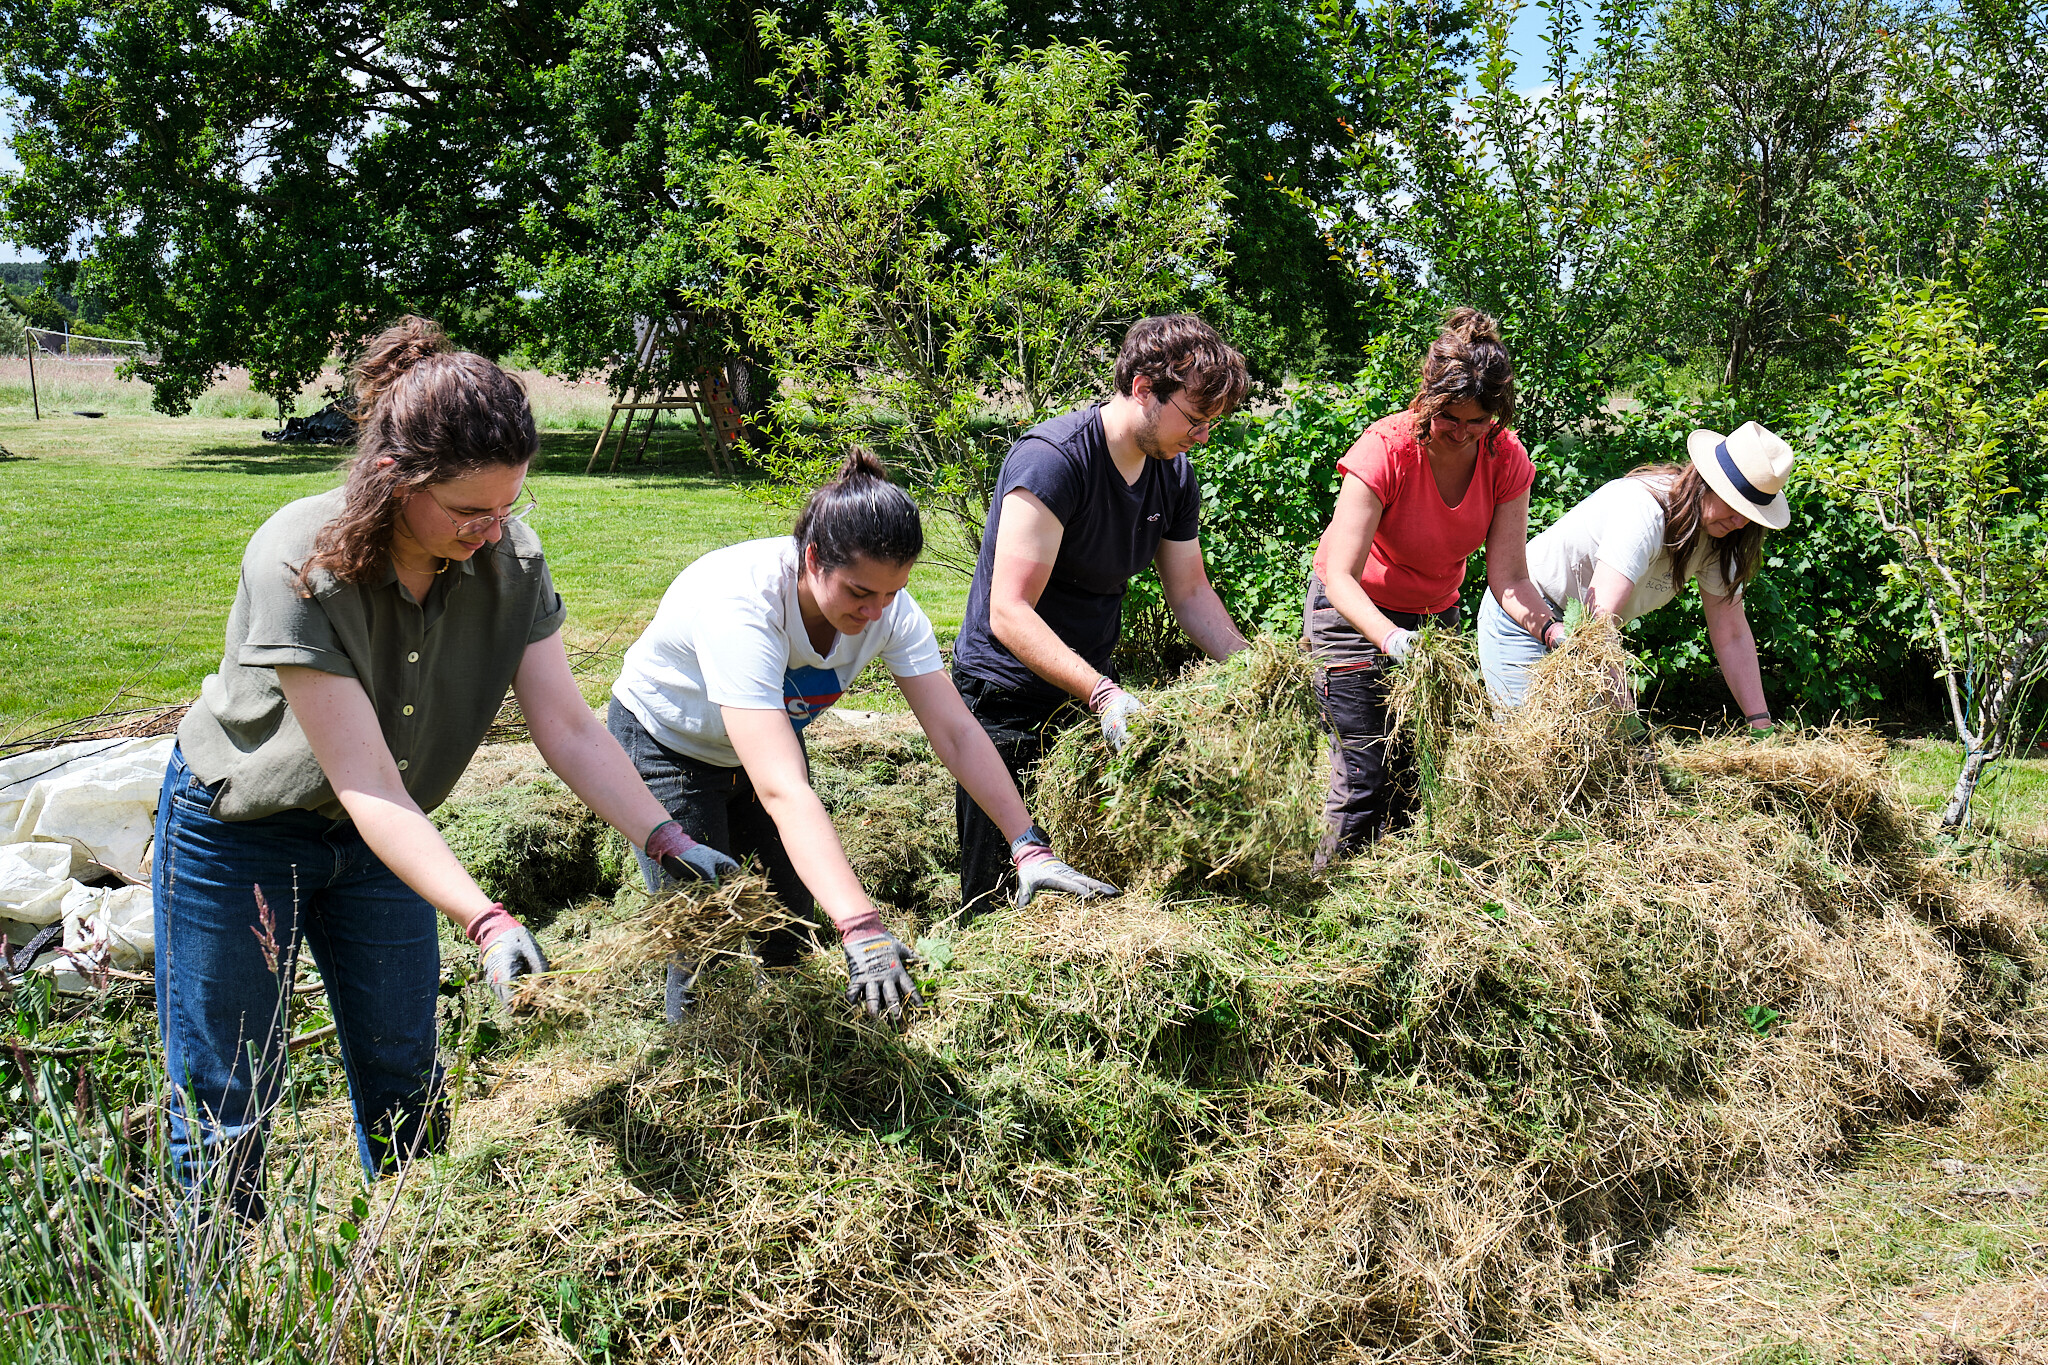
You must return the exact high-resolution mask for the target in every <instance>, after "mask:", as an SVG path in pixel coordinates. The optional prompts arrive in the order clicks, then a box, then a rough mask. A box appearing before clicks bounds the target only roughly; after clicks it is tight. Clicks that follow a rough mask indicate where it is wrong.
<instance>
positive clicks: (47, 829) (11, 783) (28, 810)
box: [0, 735, 177, 918]
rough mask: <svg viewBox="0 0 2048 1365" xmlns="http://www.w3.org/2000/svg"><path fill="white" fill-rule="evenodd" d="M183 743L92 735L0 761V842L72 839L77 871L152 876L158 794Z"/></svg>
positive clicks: (81, 874) (66, 841)
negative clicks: (178, 745) (166, 769)
mask: <svg viewBox="0 0 2048 1365" xmlns="http://www.w3.org/2000/svg"><path fill="white" fill-rule="evenodd" d="M176 742H177V741H176V739H175V738H174V737H173V736H170V735H162V736H158V737H156V738H153V739H91V740H82V741H80V742H78V743H76V744H61V745H58V746H57V747H56V748H54V749H41V750H37V751H35V752H33V753H26V754H18V755H16V756H15V757H13V758H10V759H6V760H0V842H5V843H7V844H25V843H29V842H31V841H44V842H51V843H64V844H68V845H70V846H71V850H72V860H71V868H70V875H71V876H74V877H93V876H97V875H99V874H100V873H101V872H112V873H114V874H116V875H117V876H119V877H121V878H122V879H123V880H125V881H130V882H141V881H146V880H148V869H147V866H146V863H145V859H146V858H147V856H148V853H149V842H150V837H151V835H152V834H153V833H154V832H155V829H156V798H157V792H158V790H159V789H160V788H161V787H162V786H163V781H164V765H165V764H167V763H169V762H170V761H171V746H172V745H173V744H175V743H176ZM15 918H19V917H18V916H16V917H15Z"/></svg>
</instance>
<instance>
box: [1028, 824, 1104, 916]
mask: <svg viewBox="0 0 2048 1365" xmlns="http://www.w3.org/2000/svg"><path fill="white" fill-rule="evenodd" d="M1010 861H1011V862H1012V863H1015V864H1016V866H1017V908H1018V909H1019V910H1022V909H1023V908H1024V907H1025V906H1027V905H1029V904H1031V902H1032V901H1033V900H1034V899H1036V898H1037V896H1038V893H1039V892H1041V891H1064V892H1066V893H1067V894H1068V895H1070V896H1078V897H1080V898H1081V899H1082V900H1087V899H1089V898H1090V897H1093V896H1121V895H1122V894H1123V892H1121V891H1119V890H1117V889H1116V888H1115V887H1113V886H1111V885H1110V884H1109V883H1108V882H1099V881H1097V880H1095V878H1093V877H1090V876H1088V875H1086V874H1085V873H1081V872H1076V871H1075V870H1074V869H1073V868H1072V867H1070V866H1068V865H1067V864H1066V863H1063V862H1061V861H1060V859H1059V857H1058V856H1057V855H1056V854H1054V853H1053V851H1052V841H1051V840H1050V839H1048V838H1047V837H1046V835H1045V831H1044V830H1042V829H1040V828H1039V827H1038V826H1036V825H1033V826H1032V827H1031V828H1029V829H1027V830H1025V831H1024V832H1023V833H1022V834H1020V835H1018V836H1017V838H1016V840H1015V841H1014V842H1013V843H1011V845H1010Z"/></svg>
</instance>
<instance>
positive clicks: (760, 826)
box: [604, 699, 817, 967]
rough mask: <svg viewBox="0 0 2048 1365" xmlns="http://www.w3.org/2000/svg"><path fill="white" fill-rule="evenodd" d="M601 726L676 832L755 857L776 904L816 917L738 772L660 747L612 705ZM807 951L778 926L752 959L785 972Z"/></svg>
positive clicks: (646, 870) (649, 870)
mask: <svg viewBox="0 0 2048 1365" xmlns="http://www.w3.org/2000/svg"><path fill="white" fill-rule="evenodd" d="M604 725H605V729H607V730H609V731H611V733H612V738H614V739H616V740H618V742H619V747H621V748H623V749H624V750H625V751H626V757H628V758H630V759H632V760H633V766H634V768H635V769H637V770H638V771H639V773H640V780H641V781H643V782H645V783H646V784H647V790H648V791H650V792H652V793H654V799H655V800H657V801H659V802H661V808H662V809H663V810H665V811H667V812H668V813H669V815H670V817H671V818H673V819H674V820H675V821H676V823H678V824H680V825H681V826H682V827H683V833H685V834H687V835H689V836H690V837H691V838H692V839H695V840H696V841H697V842H698V843H700V844H709V845H710V846H711V847H713V848H715V849H717V850H718V851H719V852H720V853H728V854H731V855H732V856H733V857H735V858H738V859H740V860H741V861H745V860H746V859H747V858H748V857H749V856H752V857H757V858H759V859H760V860H761V869H762V871H764V872H766V873H767V874H768V887H769V889H770V890H771V891H773V892H774V893H775V896H776V899H778V900H780V901H781V902H782V903H783V905H784V906H785V907H787V908H788V910H789V911H790V913H791V914H795V915H801V916H804V917H805V918H807V919H812V920H815V919H816V918H817V914H816V907H815V906H814V905H813V903H812V901H811V893H810V889H809V888H808V887H806V886H805V885H804V883H803V878H801V877H799V876H797V875H796V868H795V867H794V866H793V865H792V864H791V863H790V861H789V852H788V850H787V849H785V848H784V847H783V846H782V832H781V831H780V830H778V829H776V828H775V820H774V817H772V816H770V815H769V814H768V810H767V808H766V807H765V806H763V805H762V804H761V798H760V797H759V796H757V795H755V794H754V784H753V782H752V780H751V779H749V778H748V777H747V770H746V769H745V768H721V767H719V766H718V765H716V764H713V763H704V762H701V761H699V760H697V759H694V758H691V757H690V756H689V755H688V754H679V753H677V752H676V751H675V750H673V749H670V748H667V747H666V746H664V745H663V744H662V743H661V742H660V741H659V740H657V739H655V737H654V736H653V735H650V734H648V733H647V727H645V726H643V725H642V724H641V723H640V721H639V718H638V717H636V716H635V715H634V714H633V713H632V712H631V711H628V710H627V709H626V708H625V707H623V706H621V705H619V703H618V701H617V700H616V699H614V700H613V702H612V704H611V707H610V709H608V710H607V711H606V712H605V716H604ZM633 856H634V857H635V858H637V859H638V860H639V862H640V875H641V877H642V878H643V879H645V881H646V883H647V889H648V890H649V891H650V892H658V891H661V890H663V889H664V888H665V887H666V886H667V885H669V882H668V877H667V875H666V874H665V873H663V872H662V870H661V869H660V868H659V867H657V866H656V865H655V863H654V860H653V859H651V858H649V857H648V856H647V855H646V854H645V853H643V852H641V851H640V850H639V849H634V850H633ZM814 946H816V942H815V939H814V937H813V936H812V935H811V934H809V933H806V932H804V931H802V930H799V929H794V928H789V927H784V928H781V929H777V930H775V931H774V932H772V933H770V934H767V935H766V936H764V937H763V938H762V939H761V940H760V941H759V942H758V943H757V944H756V945H755V953H756V955H757V956H759V957H760V959H761V963H762V965H763V966H767V967H791V966H795V965H796V963H797V962H798V961H799V960H800V959H801V958H802V957H803V955H804V954H805V953H807V952H809V951H810V950H811V949H812V948H813V947H814Z"/></svg>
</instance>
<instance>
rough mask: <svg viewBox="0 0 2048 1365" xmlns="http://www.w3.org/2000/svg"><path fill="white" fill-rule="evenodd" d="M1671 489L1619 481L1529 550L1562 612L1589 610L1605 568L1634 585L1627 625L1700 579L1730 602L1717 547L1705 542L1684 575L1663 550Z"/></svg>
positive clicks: (1624, 614) (1544, 589) (1536, 575)
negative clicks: (1596, 573) (1666, 495)
mask: <svg viewBox="0 0 2048 1365" xmlns="http://www.w3.org/2000/svg"><path fill="white" fill-rule="evenodd" d="M1664 487H1665V482H1664V481H1659V480H1654V479H1616V480H1614V481H1613V482H1612V483H1607V484H1602V485H1601V486H1600V487H1599V488H1598V489H1596V490H1595V491H1594V492H1593V494H1592V496H1591V497H1588V498H1587V499H1586V500H1585V501H1584V502H1582V503H1580V504H1579V505H1578V506H1577V507H1574V508H1572V510H1571V511H1569V512H1566V513H1565V514H1564V515H1563V516H1561V517H1559V518H1558V519H1557V521H1556V522H1555V523H1554V524H1552V526H1551V527H1550V528H1549V529H1548V530H1546V531H1545V532H1544V533H1543V534H1542V535H1540V536H1537V537H1536V539H1534V540H1532V541H1530V542H1529V578H1530V580H1531V581H1532V582H1534V583H1535V584H1536V589H1537V591H1538V592H1541V593H1542V594H1543V595H1544V596H1545V597H1547V598H1549V599H1550V600H1551V601H1552V602H1553V603H1555V604H1556V605H1558V606H1560V607H1561V606H1563V605H1565V604H1566V603H1567V602H1572V601H1579V602H1585V603H1586V604H1587V605H1589V606H1590V605H1591V602H1592V595H1593V570H1594V569H1595V568H1596V567H1597V566H1599V565H1601V564H1605V565H1606V566H1607V567H1608V568H1610V569H1613V570H1614V571H1615V572H1617V573H1619V574H1622V575H1624V576H1626V577H1627V578H1628V579H1629V581H1630V582H1632V583H1634V584H1635V587H1634V588H1633V589H1632V590H1631V591H1630V592H1629V595H1628V602H1627V603H1626V604H1625V605H1624V606H1623V607H1622V609H1621V619H1622V620H1623V621H1633V620H1635V619H1636V618H1637V617H1638V616H1644V615H1647V614H1649V613H1650V612H1653V611H1655V610H1656V609H1657V608H1659V607H1661V606H1663V605H1664V604H1665V603H1666V602H1669V601H1670V600H1671V599H1672V598H1673V597H1676V596H1677V595H1678V593H1679V591H1680V590H1681V589H1683V588H1684V587H1685V585H1686V582H1687V581H1688V580H1690V579H1692V578H1694V577H1697V578H1698V579H1699V580H1700V591H1701V592H1703V593H1708V594H1710V595H1712V596H1715V597H1726V596H1728V594H1729V587H1728V581H1727V580H1726V579H1725V578H1723V577H1722V576H1721V566H1720V563H1719V562H1718V560H1717V559H1716V557H1715V555H1714V546H1713V542H1712V541H1710V540H1705V539H1702V540H1701V542H1700V546H1699V549H1698V550H1696V551H1694V553H1693V562H1692V563H1691V564H1688V565H1687V566H1686V567H1685V569H1684V570H1683V571H1682V572H1680V571H1676V570H1674V568H1673V566H1672V563H1671V553H1670V551H1668V550H1666V549H1665V548H1664V504H1663V502H1662V501H1661V500H1660V499H1659V497H1658V495H1659V494H1660V493H1661V492H1662V491H1663V490H1664Z"/></svg>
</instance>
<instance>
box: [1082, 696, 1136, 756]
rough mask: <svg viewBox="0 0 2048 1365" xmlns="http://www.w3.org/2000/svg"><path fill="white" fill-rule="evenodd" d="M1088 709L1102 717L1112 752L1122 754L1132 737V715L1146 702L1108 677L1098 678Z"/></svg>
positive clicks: (1089, 697) (1089, 699)
mask: <svg viewBox="0 0 2048 1365" xmlns="http://www.w3.org/2000/svg"><path fill="white" fill-rule="evenodd" d="M1088 709H1089V710H1090V711H1093V712H1094V713H1095V714H1096V715H1098V716H1100V717H1102V737H1103V738H1104V739H1106V740H1108V741H1109V749H1110V752H1111V753H1117V754H1120V753H1122V752H1123V751H1124V745H1126V744H1128V743H1130V739H1131V717H1132V716H1135V715H1137V714H1138V713H1139V712H1140V711H1143V710H1144V709H1145V703H1144V702H1141V701H1139V700H1138V699H1137V698H1136V697H1134V696H1132V695H1131V694H1130V693H1128V692H1126V691H1124V690H1123V689H1122V688H1121V687H1118V686H1117V685H1116V684H1115V683H1114V682H1112V681H1110V680H1109V679H1108V678H1102V679H1099V680H1097V682H1096V684H1095V690H1094V691H1093V692H1090V693H1089V694H1088Z"/></svg>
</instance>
